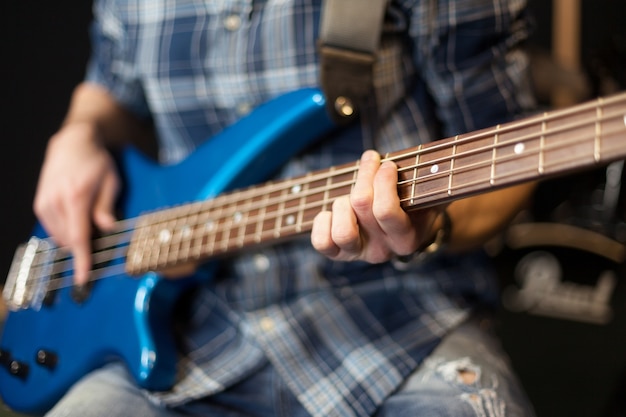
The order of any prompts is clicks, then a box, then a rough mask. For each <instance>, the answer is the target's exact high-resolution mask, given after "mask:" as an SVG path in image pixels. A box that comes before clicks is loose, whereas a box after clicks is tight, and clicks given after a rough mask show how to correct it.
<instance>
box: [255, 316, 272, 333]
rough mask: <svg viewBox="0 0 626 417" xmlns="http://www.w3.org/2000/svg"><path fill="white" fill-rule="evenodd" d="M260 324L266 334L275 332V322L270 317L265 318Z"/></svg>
mask: <svg viewBox="0 0 626 417" xmlns="http://www.w3.org/2000/svg"><path fill="white" fill-rule="evenodd" d="M259 324H260V325H261V329H262V330H263V331H265V332H271V331H272V330H274V320H272V319H271V318H269V317H263V318H262V319H261V321H260V323H259Z"/></svg>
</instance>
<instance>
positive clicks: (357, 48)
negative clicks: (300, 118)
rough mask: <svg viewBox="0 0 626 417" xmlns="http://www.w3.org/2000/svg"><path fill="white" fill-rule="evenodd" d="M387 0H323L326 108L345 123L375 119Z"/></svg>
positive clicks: (322, 79) (320, 45)
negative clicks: (377, 70) (376, 65)
mask: <svg viewBox="0 0 626 417" xmlns="http://www.w3.org/2000/svg"><path fill="white" fill-rule="evenodd" d="M387 3H388V0H367V1H363V0H324V2H323V6H322V7H323V8H322V15H321V22H320V38H319V41H318V49H319V53H320V60H321V65H320V82H321V86H322V90H323V91H324V94H325V95H326V103H327V104H326V105H327V110H328V112H329V114H330V115H331V117H332V118H333V120H334V121H335V122H337V123H339V124H345V123H347V122H349V121H351V120H352V119H354V118H355V117H356V116H357V115H359V114H360V115H361V119H362V120H365V121H366V122H367V123H375V120H376V119H377V116H376V114H375V112H376V109H377V105H376V94H375V89H374V63H375V61H376V53H377V50H378V47H379V44H380V39H381V34H382V28H383V21H384V16H385V9H386V6H387Z"/></svg>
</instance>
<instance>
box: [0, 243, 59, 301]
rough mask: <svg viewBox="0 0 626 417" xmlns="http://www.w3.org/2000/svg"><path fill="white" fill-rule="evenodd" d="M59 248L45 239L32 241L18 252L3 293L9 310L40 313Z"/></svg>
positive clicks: (21, 246)
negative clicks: (25, 310)
mask: <svg viewBox="0 0 626 417" xmlns="http://www.w3.org/2000/svg"><path fill="white" fill-rule="evenodd" d="M55 249H56V247H54V246H53V245H52V244H51V243H50V242H49V241H47V240H45V239H39V238H37V237H31V238H30V240H29V241H28V242H27V243H25V244H23V245H20V246H19V247H18V248H17V250H16V251H15V256H14V257H13V262H12V263H11V268H10V269H9V275H8V277H7V280H6V284H5V287H4V291H3V293H2V295H3V297H4V300H5V302H6V304H7V306H8V307H9V309H11V310H13V311H15V310H20V309H26V308H33V309H35V310H39V309H40V308H41V305H42V303H43V300H44V299H45V296H46V293H47V289H48V283H49V282H50V272H51V270H52V260H53V257H54V253H55Z"/></svg>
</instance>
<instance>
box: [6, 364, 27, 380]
mask: <svg viewBox="0 0 626 417" xmlns="http://www.w3.org/2000/svg"><path fill="white" fill-rule="evenodd" d="M7 367H8V369H9V373H10V374H11V375H13V376H16V377H18V378H21V379H25V378H26V377H27V376H28V365H27V364H25V363H24V362H19V361H16V360H12V361H9V364H8V366H7Z"/></svg>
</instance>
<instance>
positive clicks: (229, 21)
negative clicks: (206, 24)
mask: <svg viewBox="0 0 626 417" xmlns="http://www.w3.org/2000/svg"><path fill="white" fill-rule="evenodd" d="M224 27H225V28H226V29H227V30H230V31H233V30H237V29H239V28H240V27H241V17H239V16H238V15H236V14H231V15H230V16H226V18H225V19H224Z"/></svg>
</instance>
